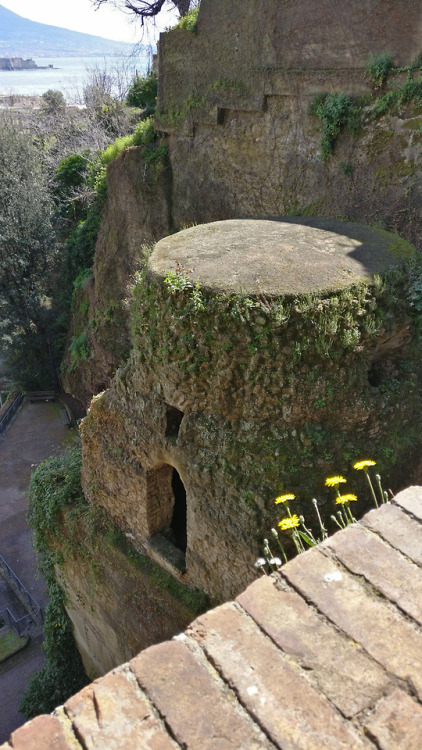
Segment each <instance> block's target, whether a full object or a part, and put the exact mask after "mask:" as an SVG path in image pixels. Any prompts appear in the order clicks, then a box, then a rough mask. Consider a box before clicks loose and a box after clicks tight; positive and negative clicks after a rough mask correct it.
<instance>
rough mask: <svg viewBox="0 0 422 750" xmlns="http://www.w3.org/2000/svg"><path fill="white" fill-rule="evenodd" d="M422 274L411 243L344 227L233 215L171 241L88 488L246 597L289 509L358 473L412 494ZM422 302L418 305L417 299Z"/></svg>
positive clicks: (121, 517) (97, 432) (164, 244)
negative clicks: (333, 478) (282, 512)
mask: <svg viewBox="0 0 422 750" xmlns="http://www.w3.org/2000/svg"><path fill="white" fill-rule="evenodd" d="M419 290H420V268H419V267H418V260H417V254H416V251H415V250H414V248H413V247H412V246H411V245H410V244H409V243H407V242H405V241H404V240H401V239H400V238H399V237H397V236H396V235H394V234H391V233H387V232H384V231H381V230H376V229H369V228H368V227H365V226H361V225H357V224H348V223H342V222H335V221H328V220H322V219H320V220H312V219H303V220H302V219H300V220H299V219H297V220H296V219H282V220H230V221H224V222H215V223H212V224H205V225H202V226H196V227H193V228H191V229H187V230H184V231H182V232H180V233H178V234H175V235H172V236H169V237H167V238H165V239H163V240H161V241H160V242H158V243H157V245H156V246H155V248H154V250H153V252H152V254H151V256H150V258H149V260H148V263H147V265H146V268H145V269H144V271H143V272H142V273H140V274H138V276H137V278H136V282H135V286H134V289H133V300H132V307H131V319H132V338H133V341H132V345H133V349H132V354H131V358H130V360H129V361H128V363H127V364H126V365H125V366H124V367H123V368H122V369H121V370H120V371H119V372H118V373H117V375H116V377H115V380H114V383H113V386H112V387H111V388H110V389H109V390H108V391H106V392H104V393H103V394H100V395H99V396H98V397H96V398H95V399H94V400H93V402H92V405H91V408H90V411H89V414H88V416H87V418H86V419H85V420H84V423H83V427H82V436H83V452H84V461H83V484H84V490H85V493H86V495H87V497H88V499H89V500H90V501H91V502H93V503H96V504H98V505H100V506H102V507H103V508H104V509H105V510H106V511H107V512H108V514H109V515H110V516H111V518H112V519H113V521H114V522H115V524H116V525H117V526H118V527H120V528H121V529H123V530H124V531H125V532H126V533H128V534H130V535H131V536H133V540H134V544H135V545H136V546H138V547H139V549H140V550H142V551H145V552H146V553H147V554H148V555H149V556H150V557H152V558H153V559H155V560H156V561H157V562H158V563H159V564H160V565H162V566H163V567H165V568H167V569H168V570H170V571H171V572H172V573H173V575H174V576H176V577H178V578H180V579H181V580H182V581H184V582H185V583H186V584H187V585H188V586H198V587H200V588H203V589H205V590H207V591H208V592H209V593H210V594H211V595H212V597H214V598H215V599H217V600H223V599H229V598H230V597H232V596H233V595H235V594H237V593H238V592H239V591H240V590H242V588H243V587H244V586H245V584H246V583H247V582H248V581H249V580H251V579H252V578H253V577H254V575H255V574H254V568H253V563H254V560H255V559H256V556H257V554H258V553H259V551H260V549H261V545H262V539H263V537H265V536H268V535H269V534H270V529H271V527H272V526H274V525H275V523H276V521H277V520H278V518H279V510H277V508H276V507H275V506H274V498H275V497H276V495H278V494H280V493H281V492H283V491H291V492H294V493H295V494H296V495H297V500H296V501H295V503H296V504H295V506H294V508H293V510H294V512H297V513H303V514H304V515H305V517H306V520H307V521H308V523H309V524H310V525H314V518H313V505H312V498H313V497H316V498H317V499H318V502H319V505H320V509H321V513H322V514H323V516H324V518H325V519H326V520H327V522H329V518H330V515H331V514H332V513H333V511H334V509H335V506H334V503H333V500H334V498H333V496H332V495H330V494H329V491H328V490H326V489H325V488H324V478H325V477H326V476H328V475H329V474H330V473H333V472H335V473H339V472H340V473H342V474H344V476H345V477H347V478H348V480H349V491H353V492H356V493H357V494H358V496H359V503H360V504H361V511H362V512H363V510H364V508H365V502H366V501H365V489H364V484H363V482H362V483H361V482H360V480H361V477H360V475H359V474H358V473H357V472H354V471H353V469H352V464H353V462H354V461H357V460H358V459H361V458H366V457H370V458H373V459H374V460H376V461H377V468H379V470H380V471H381V473H382V475H383V480H384V483H385V485H386V486H387V487H388V486H391V487H392V489H393V490H397V489H398V488H399V487H400V486H401V485H404V484H406V483H408V481H409V473H410V471H411V470H412V469H413V467H414V466H415V464H416V460H417V455H418V452H419V451H420V443H421V435H422V431H421V425H420V414H421V403H420V400H421V397H420V389H419V386H420V375H421V364H420V362H421V356H420V355H421V351H420V338H419V323H418V316H419V313H418V308H419V306H420V304H421V303H422V301H421V299H420V291H419ZM418 295H419V296H418Z"/></svg>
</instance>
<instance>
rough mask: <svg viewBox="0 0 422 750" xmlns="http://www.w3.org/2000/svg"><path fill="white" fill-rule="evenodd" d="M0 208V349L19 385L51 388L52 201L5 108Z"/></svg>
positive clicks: (36, 160) (29, 146)
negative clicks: (28, 376) (49, 386)
mask: <svg viewBox="0 0 422 750" xmlns="http://www.w3.org/2000/svg"><path fill="white" fill-rule="evenodd" d="M0 206H1V213H0V268H1V273H0V348H1V350H2V354H4V356H5V360H6V365H7V364H8V365H9V368H11V374H12V376H15V379H17V380H19V381H20V384H21V385H23V386H26V385H28V386H29V387H31V386H32V385H33V386H42V385H46V384H47V383H48V384H49V385H51V386H52V385H54V378H55V375H54V334H53V331H54V327H55V322H56V314H55V311H54V309H53V307H52V303H51V294H52V289H53V287H54V283H55V278H56V272H57V267H58V261H59V258H60V246H59V243H58V241H57V237H56V233H55V230H54V225H53V212H54V205H53V202H52V199H51V197H50V192H49V187H48V180H47V177H46V174H45V170H44V169H43V166H42V161H41V159H40V157H39V154H38V151H37V148H36V146H35V145H34V142H33V139H32V138H31V137H30V136H29V135H28V134H26V133H25V132H24V131H23V129H22V126H21V124H20V122H19V120H17V119H16V118H15V117H13V116H11V115H10V114H9V113H7V112H5V113H2V114H1V117H0ZM29 372H31V376H30V378H29V380H28V379H27V375H28V373H29ZM16 376H17V377H16Z"/></svg>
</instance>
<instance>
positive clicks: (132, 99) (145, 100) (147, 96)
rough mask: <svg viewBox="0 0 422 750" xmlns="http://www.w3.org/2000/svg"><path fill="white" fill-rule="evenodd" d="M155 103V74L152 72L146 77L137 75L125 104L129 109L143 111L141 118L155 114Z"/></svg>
mask: <svg viewBox="0 0 422 750" xmlns="http://www.w3.org/2000/svg"><path fill="white" fill-rule="evenodd" d="M156 102H157V74H156V73H155V71H154V70H151V71H150V72H149V73H147V75H146V76H140V75H139V74H137V75H136V76H135V78H134V79H133V83H132V85H131V87H130V89H129V92H128V95H127V99H126V103H127V104H128V105H129V107H139V108H140V109H143V110H144V113H143V116H144V117H149V116H150V115H152V114H154V112H155V105H156Z"/></svg>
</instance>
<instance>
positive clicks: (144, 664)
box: [130, 641, 273, 750]
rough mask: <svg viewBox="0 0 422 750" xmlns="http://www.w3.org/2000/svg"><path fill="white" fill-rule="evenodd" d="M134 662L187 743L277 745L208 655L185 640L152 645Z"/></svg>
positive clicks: (215, 748)
mask: <svg viewBox="0 0 422 750" xmlns="http://www.w3.org/2000/svg"><path fill="white" fill-rule="evenodd" d="M130 667H131V669H132V670H133V672H134V674H135V675H136V678H137V680H138V682H139V684H140V685H141V687H142V688H143V689H144V690H145V692H146V693H147V695H148V696H149V698H150V699H151V701H152V702H153V703H154V705H155V706H156V707H157V709H158V711H159V713H160V714H161V716H163V718H164V720H165V722H166V724H167V726H169V727H170V728H171V732H172V734H173V736H174V737H175V738H176V740H177V741H178V742H179V743H180V744H181V745H182V746H183V747H188V748H192V750H239V748H245V750H246V748H247V749H248V750H258V748H268V749H269V748H272V747H273V746H272V744H271V743H270V742H269V741H268V740H267V738H266V737H265V735H264V734H263V733H262V732H261V731H260V730H259V729H258V727H256V726H255V724H254V723H253V721H252V719H251V718H250V717H249V716H248V715H247V714H246V713H245V712H244V711H243V709H242V708H241V707H240V706H239V704H238V701H237V700H236V697H235V695H234V693H233V692H232V691H231V690H229V689H228V688H227V686H225V685H224V683H222V682H221V680H220V679H219V678H218V677H217V675H216V674H215V673H214V670H213V669H212V668H211V666H210V665H208V664H207V663H206V662H205V659H203V660H202V659H201V660H200V659H199V658H198V657H196V656H194V654H192V653H191V651H190V650H189V649H188V648H187V646H186V645H185V644H184V643H182V642H181V641H173V642H171V643H161V644H160V645H158V646H151V647H150V648H148V649H146V651H142V652H141V653H140V654H139V655H138V656H136V657H135V658H134V659H132V661H131V662H130Z"/></svg>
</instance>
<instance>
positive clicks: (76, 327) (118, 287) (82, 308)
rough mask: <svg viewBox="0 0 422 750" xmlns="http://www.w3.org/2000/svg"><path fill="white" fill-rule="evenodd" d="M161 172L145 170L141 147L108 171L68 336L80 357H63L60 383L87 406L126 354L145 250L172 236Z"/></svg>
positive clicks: (165, 185) (120, 158)
mask: <svg viewBox="0 0 422 750" xmlns="http://www.w3.org/2000/svg"><path fill="white" fill-rule="evenodd" d="M167 182H168V175H167V173H166V170H165V169H162V170H161V171H160V170H157V169H154V168H152V167H150V166H148V165H147V164H146V163H145V161H144V158H143V155H142V150H141V149H140V148H131V149H128V150H126V151H125V152H124V153H123V154H122V155H121V156H120V157H119V158H118V159H116V161H115V162H112V163H111V164H110V166H109V168H108V170H107V195H108V199H107V204H106V211H105V216H104V219H103V223H102V226H101V230H100V233H99V236H98V240H97V244H96V248H95V261H94V268H93V276H92V278H91V279H88V280H87V281H86V282H85V284H84V285H83V286H82V287H81V288H79V289H78V290H77V294H76V299H75V302H74V311H73V320H72V329H71V334H72V335H75V336H80V335H81V334H82V336H84V337H85V338H86V350H85V354H84V356H82V357H80V358H79V359H78V360H75V359H74V358H73V359H72V357H71V355H69V354H68V355H67V357H66V359H65V362H64V364H63V367H62V384H63V387H64V389H65V390H66V391H68V392H70V393H72V394H74V395H75V396H76V397H77V398H79V400H80V401H82V402H83V403H84V404H85V406H87V405H88V404H89V402H90V400H91V398H92V396H93V394H95V393H98V392H99V391H101V390H103V389H104V388H106V387H107V386H108V384H109V383H110V380H111V378H112V376H113V375H114V373H115V371H116V368H117V367H118V365H119V364H120V363H121V362H122V361H124V360H125V359H126V358H127V356H128V354H129V351H130V337H129V319H128V310H127V304H126V299H127V297H128V295H129V289H130V287H131V284H132V283H133V274H134V273H135V271H136V270H137V269H138V268H139V265H140V263H143V262H144V250H145V246H146V245H148V244H149V243H152V242H154V241H156V240H158V239H160V238H161V237H164V236H165V235H167V234H168V233H169V231H170V228H169V227H170V225H169V215H168V199H167V192H168V189H167Z"/></svg>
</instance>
